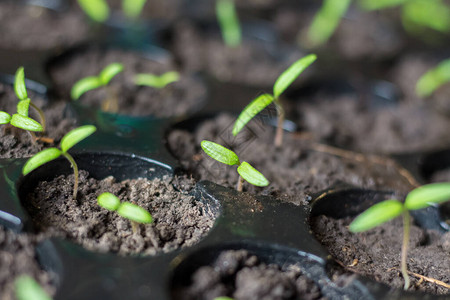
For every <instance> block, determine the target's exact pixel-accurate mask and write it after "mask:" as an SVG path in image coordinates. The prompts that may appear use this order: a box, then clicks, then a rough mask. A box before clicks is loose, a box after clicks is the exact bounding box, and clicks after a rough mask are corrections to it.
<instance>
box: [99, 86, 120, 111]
mask: <svg viewBox="0 0 450 300" xmlns="http://www.w3.org/2000/svg"><path fill="white" fill-rule="evenodd" d="M106 94H107V96H106V99H105V100H104V101H103V103H102V110H103V111H106V112H110V113H117V112H118V111H119V100H118V99H117V92H116V91H115V89H114V88H113V87H111V86H106Z"/></svg>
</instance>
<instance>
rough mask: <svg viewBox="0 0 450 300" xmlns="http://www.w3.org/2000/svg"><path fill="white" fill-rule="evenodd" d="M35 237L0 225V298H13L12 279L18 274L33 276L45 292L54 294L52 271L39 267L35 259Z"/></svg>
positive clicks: (7, 299)
mask: <svg viewBox="0 0 450 300" xmlns="http://www.w3.org/2000/svg"><path fill="white" fill-rule="evenodd" d="M36 241H37V240H36V237H35V236H32V235H29V234H26V233H22V234H16V233H14V232H12V231H11V230H7V229H5V228H4V227H2V226H0V266H1V268H0V299H2V300H13V299H16V297H15V296H14V281H15V279H16V278H17V277H18V276H20V275H29V276H31V277H33V278H34V279H35V280H36V281H37V282H38V283H39V284H40V285H41V287H43V288H44V289H45V290H46V291H47V293H49V294H54V292H55V287H53V286H52V284H51V282H52V280H53V279H54V276H55V275H53V274H52V273H47V272H45V271H44V270H42V269H41V267H40V266H39V263H38V262H37V259H36V253H35V246H36Z"/></svg>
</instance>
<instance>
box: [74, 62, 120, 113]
mask: <svg viewBox="0 0 450 300" xmlns="http://www.w3.org/2000/svg"><path fill="white" fill-rule="evenodd" d="M123 68H124V67H123V65H122V64H120V63H111V64H109V65H107V66H106V67H105V68H104V69H103V70H102V71H101V72H100V74H99V75H98V76H88V77H85V78H82V79H80V80H79V81H77V82H76V83H75V84H74V85H73V87H72V90H71V91H70V96H71V97H72V100H78V99H79V98H80V97H81V96H82V95H83V94H84V93H86V92H88V91H91V90H94V89H97V88H100V87H105V88H106V92H107V97H106V99H105V100H104V101H103V103H102V110H104V111H109V112H113V113H115V112H117V111H118V110H119V104H118V100H117V95H116V93H115V91H114V90H113V88H112V87H110V86H109V85H108V83H109V82H110V81H111V79H113V78H114V76H116V75H117V74H119V73H120V72H122V71H123Z"/></svg>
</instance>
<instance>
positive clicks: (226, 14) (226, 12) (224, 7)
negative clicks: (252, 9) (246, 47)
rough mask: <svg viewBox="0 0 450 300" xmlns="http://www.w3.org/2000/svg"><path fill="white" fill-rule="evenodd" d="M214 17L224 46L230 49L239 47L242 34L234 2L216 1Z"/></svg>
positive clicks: (229, 0) (230, 0) (228, 0)
mask: <svg viewBox="0 0 450 300" xmlns="http://www.w3.org/2000/svg"><path fill="white" fill-rule="evenodd" d="M216 16H217V20H218V21H219V25H220V29H221V31H222V38H223V40H224V42H225V44H226V45H227V46H228V47H231V48H234V47H237V46H239V45H240V44H241V40H242V33H241V26H240V25H239V19H238V16H237V13H236V8H235V6H234V0H217V1H216Z"/></svg>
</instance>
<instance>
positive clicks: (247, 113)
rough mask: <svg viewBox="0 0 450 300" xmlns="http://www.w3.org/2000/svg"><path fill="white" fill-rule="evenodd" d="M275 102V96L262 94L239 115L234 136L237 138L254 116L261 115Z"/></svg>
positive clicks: (234, 128)
mask: <svg viewBox="0 0 450 300" xmlns="http://www.w3.org/2000/svg"><path fill="white" fill-rule="evenodd" d="M273 100H274V98H273V96H272V95H270V94H262V95H260V96H258V97H257V98H256V99H255V100H253V101H252V102H250V103H249V104H248V105H247V106H246V107H245V108H244V109H243V110H242V112H241V113H240V114H239V117H238V118H237V120H236V122H235V123H234V126H233V135H234V136H236V135H237V134H238V133H239V132H240V131H241V130H242V128H244V126H245V125H246V124H247V123H248V122H249V121H250V120H251V119H253V117H254V116H256V115H257V114H258V113H260V112H261V111H262V110H263V109H264V108H266V107H267V106H268V105H269V104H270V103H272V102H273Z"/></svg>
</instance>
